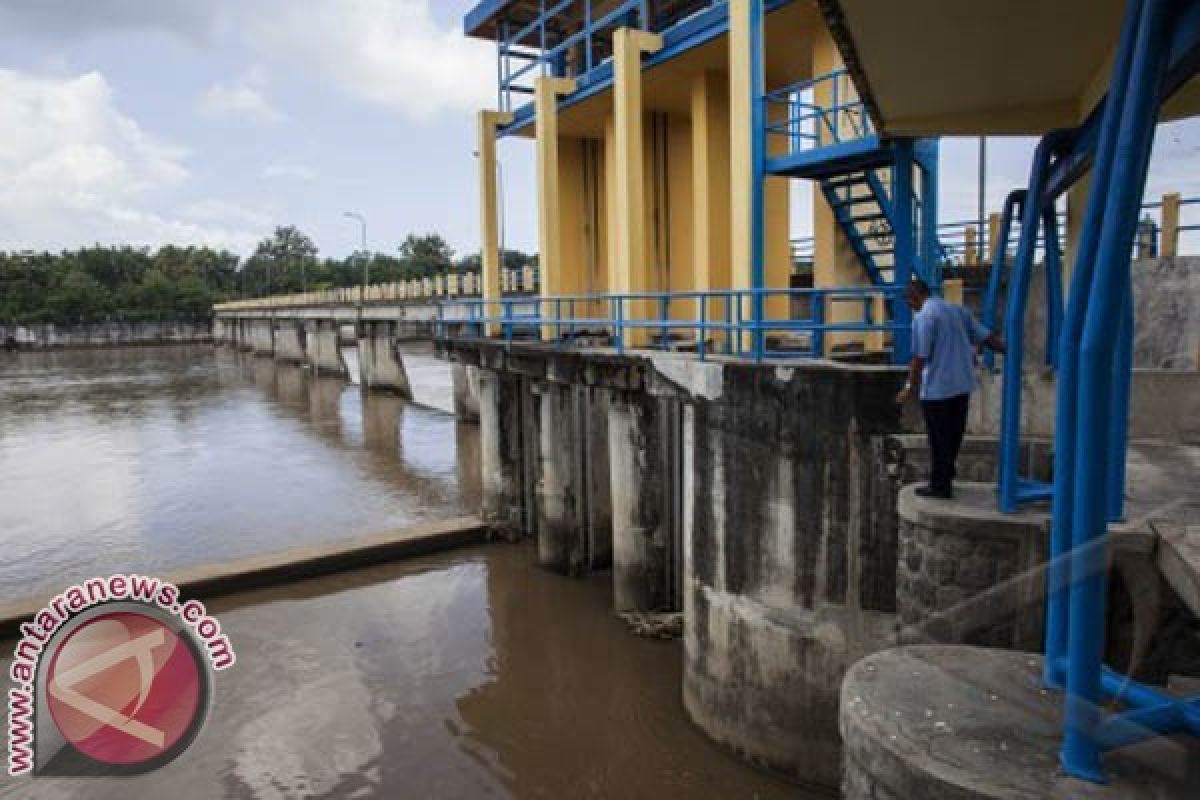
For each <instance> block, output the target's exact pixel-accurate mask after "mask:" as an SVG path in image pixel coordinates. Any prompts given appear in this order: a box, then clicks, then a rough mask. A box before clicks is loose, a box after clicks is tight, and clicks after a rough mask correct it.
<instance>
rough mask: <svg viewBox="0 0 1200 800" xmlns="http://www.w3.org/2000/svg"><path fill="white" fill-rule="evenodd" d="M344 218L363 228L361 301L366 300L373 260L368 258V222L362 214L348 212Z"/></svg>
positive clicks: (344, 214)
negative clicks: (356, 222)
mask: <svg viewBox="0 0 1200 800" xmlns="http://www.w3.org/2000/svg"><path fill="white" fill-rule="evenodd" d="M342 216H344V217H346V218H347V219H356V220H358V224H359V225H361V226H362V259H363V274H362V297H360V298H359V301H360V302H361V301H363V300H366V297H367V283H368V281H369V280H370V269H371V259H369V258H367V220H366V218H365V217H363V215H362V214H359V213H358V212H355V211H346V212H344V213H343V214H342Z"/></svg>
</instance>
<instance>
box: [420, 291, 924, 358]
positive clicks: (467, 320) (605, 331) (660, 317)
mask: <svg viewBox="0 0 1200 800" xmlns="http://www.w3.org/2000/svg"><path fill="white" fill-rule="evenodd" d="M902 293H903V287H852V288H844V289H722V290H711V291H683V292H632V293H624V294H593V295H562V296H555V297H536V298H503V299H500V300H489V301H485V300H458V301H454V300H447V301H444V302H442V303H440V304H439V306H438V317H437V321H436V322H435V332H436V334H437V335H438V336H442V337H449V336H456V337H466V338H483V337H486V336H488V335H489V334H493V335H495V336H497V337H498V338H500V339H502V340H503V341H505V342H507V343H511V342H513V341H514V340H519V339H541V340H546V341H548V342H550V343H552V344H553V345H554V346H555V347H559V348H563V347H568V346H570V345H571V344H572V343H573V342H579V341H587V342H588V343H589V344H591V343H594V340H595V339H596V338H601V339H603V340H604V341H605V342H606V343H607V345H608V346H611V347H613V348H614V349H615V350H616V351H617V352H618V353H621V352H624V351H625V350H626V349H658V350H681V351H688V352H694V353H695V354H696V355H697V356H698V357H699V358H701V359H704V358H706V357H707V356H708V355H710V354H725V355H730V356H739V357H749V358H753V359H755V360H761V359H763V358H798V357H804V358H812V357H822V356H823V355H824V354H825V351H826V343H827V337H828V336H829V335H831V334H837V333H857V334H872V333H874V334H877V335H878V336H877V337H875V338H876V339H877V342H876V343H877V345H878V346H877V347H874V348H871V351H872V352H879V353H887V352H890V347H889V345H888V343H887V334H891V333H895V332H897V331H907V328H908V326H907V324H899V323H895V322H893V321H891V319H890V318H889V317H890V315H889V312H888V309H889V306H891V305H892V304H894V303H896V302H898V301H899V300H900V298H901V295H902ZM756 300H761V303H762V307H763V308H764V314H763V318H762V319H760V320H755V319H754V318H753V310H752V309H753V307H754V305H755V302H756ZM781 306H782V307H783V309H781V308H780V307H781ZM846 306H849V307H852V308H854V311H852V312H849V313H845V312H840V311H839V312H837V313H835V308H839V307H846Z"/></svg>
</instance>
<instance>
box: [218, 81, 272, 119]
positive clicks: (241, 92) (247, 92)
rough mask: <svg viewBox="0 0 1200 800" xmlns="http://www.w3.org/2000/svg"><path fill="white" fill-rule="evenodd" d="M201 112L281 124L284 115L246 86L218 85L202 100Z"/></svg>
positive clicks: (254, 90) (255, 90)
mask: <svg viewBox="0 0 1200 800" xmlns="http://www.w3.org/2000/svg"><path fill="white" fill-rule="evenodd" d="M200 110H201V112H202V113H204V114H206V115H208V116H212V117H235V118H238V119H243V120H250V121H252V122H262V123H270V122H279V121H280V120H281V119H283V114H281V113H280V112H279V110H278V109H276V108H275V106H274V105H272V104H271V101H270V100H268V99H267V98H266V96H265V95H264V94H263V93H262V92H261V91H259V90H258V89H256V88H254V87H253V86H248V85H246V84H224V83H217V84H214V85H213V86H210V87H209V88H208V90H207V91H206V92H205V93H204V95H203V96H202V97H201V98H200Z"/></svg>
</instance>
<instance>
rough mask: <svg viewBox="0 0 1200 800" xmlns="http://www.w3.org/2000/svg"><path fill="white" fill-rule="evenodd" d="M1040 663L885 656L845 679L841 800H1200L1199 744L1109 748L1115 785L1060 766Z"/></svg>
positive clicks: (1053, 713)
mask: <svg viewBox="0 0 1200 800" xmlns="http://www.w3.org/2000/svg"><path fill="white" fill-rule="evenodd" d="M1041 666H1042V665H1041V658H1040V657H1039V656H1035V655H1030V654H1026V653H1017V652H1012V651H1005V650H989V649H984V648H974V647H955V646H921V647H904V648H898V649H895V650H888V651H885V652H882V653H878V654H875V655H872V656H869V657H867V658H865V659H863V660H862V661H860V662H858V663H857V664H855V666H854V667H853V668H852V669H851V670H850V671H849V672H848V673H847V675H846V679H845V682H844V683H843V684H842V696H841V713H840V727H841V732H842V738H843V741H844V747H845V755H844V761H843V783H842V791H843V795H844V797H845V798H846V800H916V798H937V800H979V799H980V798H1005V800H1015V799H1016V798H1054V799H1055V800H1058V799H1059V798H1062V800H1066V798H1070V799H1071V800H1100V799H1101V798H1103V800H1109V799H1110V798H1111V800H1117V798H1120V800H1143V799H1145V800H1150V798H1154V800H1174V798H1180V800H1182V798H1196V797H1200V740H1195V739H1189V738H1186V737H1181V738H1162V739H1158V740H1153V741H1150V742H1145V743H1143V744H1140V745H1138V746H1136V747H1130V748H1126V749H1124V750H1122V751H1118V752H1114V753H1111V754H1110V755H1109V756H1108V757H1107V758H1106V761H1105V767H1106V769H1107V770H1108V773H1109V778H1110V783H1109V784H1108V785H1106V786H1099V785H1095V784H1090V783H1084V782H1081V781H1077V780H1074V779H1072V778H1069V777H1067V776H1066V775H1065V774H1064V773H1063V772H1062V770H1061V769H1060V768H1059V765H1058V750H1059V747H1060V744H1061V738H1060V737H1061V731H1062V696H1061V695H1060V694H1056V693H1053V692H1047V691H1045V690H1043V689H1042V687H1041Z"/></svg>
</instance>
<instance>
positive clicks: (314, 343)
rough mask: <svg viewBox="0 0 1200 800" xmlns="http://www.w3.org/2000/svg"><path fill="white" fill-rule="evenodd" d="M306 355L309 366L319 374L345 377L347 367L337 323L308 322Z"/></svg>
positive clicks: (305, 345)
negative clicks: (343, 358) (343, 359)
mask: <svg viewBox="0 0 1200 800" xmlns="http://www.w3.org/2000/svg"><path fill="white" fill-rule="evenodd" d="M304 355H305V359H306V360H307V362H308V365H309V366H310V367H312V368H313V370H315V371H316V372H317V373H321V374H327V375H337V376H339V377H345V375H346V365H345V363H344V362H343V361H342V348H341V345H340V344H339V342H338V330H337V323H335V322H332V321H329V320H313V321H310V322H307V323H306V335H305V338H304Z"/></svg>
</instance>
